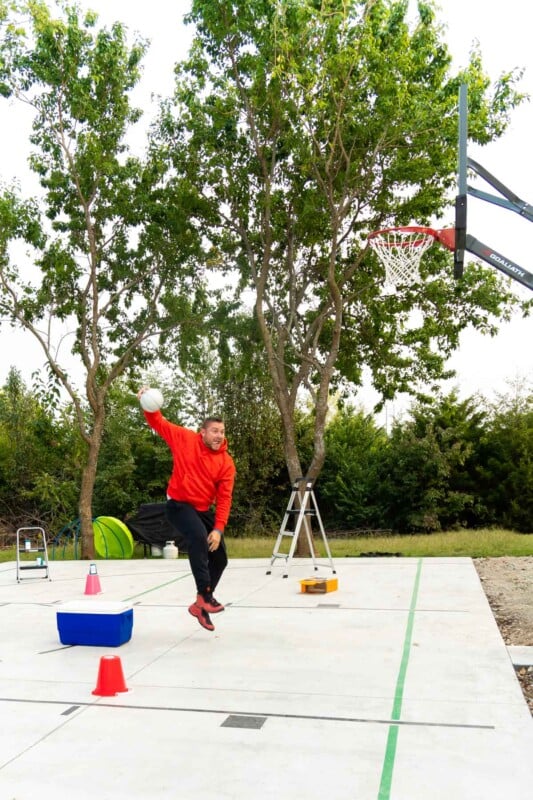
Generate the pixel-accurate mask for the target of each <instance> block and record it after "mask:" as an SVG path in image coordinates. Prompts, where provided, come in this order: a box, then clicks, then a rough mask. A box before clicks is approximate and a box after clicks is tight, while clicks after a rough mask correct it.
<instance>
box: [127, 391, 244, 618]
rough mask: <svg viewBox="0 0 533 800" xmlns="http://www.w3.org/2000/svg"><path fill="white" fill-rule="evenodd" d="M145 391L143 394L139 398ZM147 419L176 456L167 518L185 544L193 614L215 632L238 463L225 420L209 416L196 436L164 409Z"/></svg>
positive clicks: (147, 414)
mask: <svg viewBox="0 0 533 800" xmlns="http://www.w3.org/2000/svg"><path fill="white" fill-rule="evenodd" d="M143 391H145V389H141V390H140V392H139V398H140V396H141V395H142V393H143ZM144 416H145V418H146V421H147V423H148V425H149V426H150V427H151V428H152V429H153V430H154V431H156V433H158V434H159V436H161V438H162V439H164V440H165V442H166V443H167V445H168V446H169V448H170V451H171V453H172V459H173V468H172V474H171V476H170V480H169V482H168V486H167V507H166V514H167V519H168V521H169V522H170V524H171V525H172V527H173V528H174V529H175V530H176V531H179V533H181V534H182V536H183V537H184V539H185V541H186V542H187V552H188V556H189V562H190V565H191V570H192V574H193V576H194V580H195V582H196V590H197V596H196V601H195V602H194V603H193V604H192V605H191V606H190V607H189V613H190V614H192V616H193V617H196V619H197V620H198V622H199V623H200V625H202V627H204V628H206V629H207V630H209V631H214V630H215V626H214V625H213V623H212V622H211V618H210V616H209V615H210V614H217V613H218V612H219V611H224V606H223V605H222V604H221V603H219V602H218V601H217V600H215V598H214V597H213V592H214V590H215V588H216V586H217V584H218V582H219V580H220V578H221V576H222V573H223V572H224V570H225V568H226V565H227V563H228V558H227V555H226V547H225V544H224V528H225V527H226V524H227V521H228V517H229V512H230V508H231V498H232V493H233V484H234V481H235V464H234V463H233V459H232V457H231V456H230V454H229V453H228V445H227V441H226V439H225V436H224V422H223V420H222V419H221V418H220V417H208V418H207V419H205V420H204V422H203V423H202V427H201V428H200V431H199V433H195V432H194V431H191V430H189V429H187V428H182V427H181V426H180V425H175V424H174V423H172V422H169V421H168V420H167V419H165V417H164V416H163V415H162V413H161V412H160V411H154V412H150V411H145V412H144ZM213 505H214V506H215V510H214V512H213V511H212V510H211V506H213Z"/></svg>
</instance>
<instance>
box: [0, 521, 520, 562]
mask: <svg viewBox="0 0 533 800" xmlns="http://www.w3.org/2000/svg"><path fill="white" fill-rule="evenodd" d="M276 536H277V534H275V535H272V536H264V537H254V538H248V537H247V538H237V537H231V536H228V537H226V547H227V551H228V556H229V557H230V558H265V559H270V556H271V555H272V551H273V549H274V544H275V541H276ZM315 540H316V537H315ZM328 542H329V546H330V550H331V554H332V556H333V558H345V557H349V556H351V557H357V556H361V555H363V556H364V555H365V554H367V555H368V554H380V553H381V554H383V555H401V556H406V557H411V558H431V557H438V556H441V557H443V556H448V557H454V556H455V557H457V556H469V557H471V558H496V557H498V556H532V555H533V533H515V532H513V531H508V530H504V529H503V528H482V529H480V530H461V531H449V532H447V533H431V534H418V535H403V536H395V535H393V536H354V537H350V538H342V539H328ZM284 544H285V545H286V548H284V552H288V549H289V547H290V540H289V539H287V540H286V541H285V542H284ZM316 548H317V555H318V556H319V557H320V558H323V557H324V556H325V553H324V549H323V545H322V542H321V541H320V539H319V540H316ZM48 555H49V558H50V561H52V560H53V561H62V560H72V559H73V558H74V547H73V545H67V546H66V547H63V546H61V547H56V548H55V551H53V548H52V547H51V546H49V548H48ZM78 556H79V547H78ZM143 557H144V549H143V547H142V545H140V544H136V547H135V550H134V552H133V558H134V559H139V558H143ZM15 560H16V553H15V548H14V547H13V548H5V549H3V550H0V562H5V561H15Z"/></svg>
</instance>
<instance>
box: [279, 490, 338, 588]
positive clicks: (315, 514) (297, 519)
mask: <svg viewBox="0 0 533 800" xmlns="http://www.w3.org/2000/svg"><path fill="white" fill-rule="evenodd" d="M302 484H304V486H303V487H302ZM313 519H314V520H316V523H317V525H318V530H319V533H320V536H321V539H322V543H323V545H324V550H325V551H326V557H327V559H328V564H327V565H326V564H319V562H318V560H317V556H316V552H315V547H314V545H313V537H312V520H313ZM289 520H293V521H294V525H293V526H291V525H290V524H289ZM302 528H303V529H304V532H305V536H306V538H307V544H308V546H309V552H310V555H311V559H312V561H313V567H314V569H315V571H316V570H317V569H318V567H319V566H327V567H329V569H331V571H332V572H333V574H334V575H335V574H336V570H335V564H334V563H333V558H332V557H331V551H330V549H329V544H328V539H327V536H326V531H325V530H324V525H323V524H322V518H321V516H320V511H319V510H318V504H317V502H316V497H315V493H314V491H313V482H312V481H309V480H307V478H300V479H299V480H296V481H295V482H294V483H293V485H292V492H291V496H290V499H289V504H288V506H287V510H286V511H285V516H284V517H283V521H282V523H281V528H280V530H279V534H278V538H277V539H276V544H275V545H274V550H273V552H272V557H271V559H270V567H269V569H268V570H267V573H266V574H267V575H270V574H271V572H272V567H273V566H274V562H275V561H276V559H278V558H281V559H283V560H284V561H285V571H284V573H283V577H284V578H287V577H288V575H289V569H290V566H291V564H292V559H293V557H294V554H295V552H296V545H297V544H298V537H299V535H300V533H301V531H302ZM285 537H287V538H289V539H290V540H291V544H290V548H289V551H288V552H287V553H282V552H281V544H282V541H283V539H284V538H285Z"/></svg>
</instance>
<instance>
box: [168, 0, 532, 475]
mask: <svg viewBox="0 0 533 800" xmlns="http://www.w3.org/2000/svg"><path fill="white" fill-rule="evenodd" d="M407 7H408V3H407V2H404V1H403V0H402V1H401V2H393V0H372V2H366V1H365V2H363V0H348V2H346V0H321V2H313V1H312V0H277V2H271V0H231V2H230V0H193V3H192V11H191V14H190V17H189V19H190V21H192V22H194V23H195V25H196V37H195V40H194V42H193V46H192V49H191V53H190V58H189V59H188V61H187V62H185V63H184V64H181V65H179V67H178V69H177V85H176V92H175V102H174V105H172V104H167V105H166V107H165V108H164V110H163V114H162V118H161V125H160V136H161V140H162V142H163V144H164V146H165V148H166V152H167V154H168V157H169V158H170V160H171V162H172V165H173V167H174V168H175V169H177V170H178V172H181V171H182V170H183V171H188V173H189V174H190V176H191V180H192V176H193V175H194V179H195V181H196V185H197V187H198V189H199V192H200V197H201V199H202V200H203V201H204V202H205V204H206V208H208V209H209V214H208V216H206V225H207V230H208V233H209V236H210V240H211V243H212V249H211V253H210V259H209V265H210V266H211V267H218V268H219V269H220V270H222V271H223V270H226V271H230V270H234V271H237V275H238V279H237V280H236V281H234V283H236V284H237V287H238V289H239V290H242V289H251V290H252V293H253V298H254V300H253V302H254V313H255V315H256V318H257V322H258V325H259V329H260V332H261V337H262V343H263V347H264V350H265V353H266V360H267V364H268V369H269V373H270V376H271V379H272V385H273V391H274V396H275V400H276V403H277V405H278V408H279V412H280V415H281V420H282V427H283V436H284V452H285V458H286V462H287V467H288V471H289V476H290V480H291V482H292V481H294V480H295V479H297V478H299V477H300V476H302V475H306V476H307V477H308V478H309V479H311V480H315V479H316V478H317V476H318V475H319V473H320V471H321V469H322V465H323V463H324V459H325V454H326V450H325V426H326V415H327V410H328V400H329V397H330V392H331V390H332V389H336V387H337V385H338V383H339V381H340V379H341V378H342V377H343V376H344V377H345V378H347V379H348V380H349V381H350V382H351V384H352V385H353V386H355V387H357V386H359V385H360V384H361V382H362V373H363V368H364V367H365V366H367V367H368V368H369V369H370V371H371V373H372V378H373V382H374V385H375V386H376V387H377V388H378V389H379V391H380V392H381V394H382V396H383V397H384V398H390V397H393V396H394V394H395V393H396V392H397V391H411V392H412V391H414V390H415V388H416V386H417V385H419V384H420V383H425V382H434V381H435V380H438V379H439V378H441V377H443V376H445V375H446V373H445V370H444V364H445V361H446V359H447V357H448V356H449V355H450V353H451V352H452V351H453V349H454V348H455V347H457V345H458V340H459V333H460V331H461V330H463V329H464V328H465V327H467V325H473V326H474V327H476V328H478V329H480V330H484V331H492V330H493V326H494V323H495V320H496V319H497V318H498V317H502V316H505V314H506V313H507V312H508V310H509V308H510V307H511V306H512V304H513V302H514V301H513V298H512V295H510V293H509V292H508V291H507V290H506V289H505V288H504V287H503V283H502V281H501V280H499V279H498V278H497V276H496V275H495V274H494V273H492V272H489V271H488V270H486V269H483V268H482V267H480V266H476V265H474V266H471V267H470V268H469V269H468V270H467V271H466V274H465V277H464V279H463V281H462V282H461V283H460V284H454V283H453V281H452V279H451V277H450V259H449V256H448V254H446V253H444V252H443V251H441V252H438V250H437V248H435V252H434V253H433V254H432V255H431V256H430V257H429V258H428V260H427V261H426V264H425V266H424V267H423V273H424V274H423V278H424V279H423V281H422V282H420V283H418V284H417V285H415V286H414V287H408V286H404V287H399V288H398V291H397V292H396V293H395V294H392V295H388V296H387V295H384V293H383V291H382V286H381V284H382V278H383V273H382V268H381V267H380V265H379V264H378V263H377V262H376V260H375V259H374V258H373V256H372V254H371V253H369V252H368V249H367V247H366V235H367V233H368V232H369V231H370V230H373V229H376V228H381V227H384V226H386V225H395V224H396V225H398V224H407V223H409V222H411V221H412V220H415V221H417V222H418V223H422V224H423V223H427V222H428V221H429V220H430V218H431V217H432V216H434V215H440V214H441V213H442V211H443V210H444V209H445V208H446V206H447V204H448V203H449V191H450V189H451V187H452V186H453V184H454V174H455V168H456V141H457V115H456V104H457V95H458V88H459V85H460V83H461V82H467V84H468V86H469V97H470V116H471V119H470V133H471V136H472V137H473V138H475V139H476V140H477V141H482V142H487V141H490V140H491V139H493V138H495V137H497V136H499V135H501V133H502V132H503V131H504V130H505V127H506V125H507V122H508V114H509V112H510V110H511V109H512V108H513V107H514V106H515V105H516V104H517V103H518V102H520V99H521V98H520V95H519V94H518V93H517V91H516V90H515V88H514V85H515V82H516V80H517V78H518V75H517V74H516V73H512V72H510V73H508V74H507V75H505V76H503V77H502V78H501V79H500V80H499V81H497V83H496V84H495V86H494V87H493V90H492V94H491V91H490V84H489V80H488V79H487V78H486V76H485V75H484V73H483V69H482V64H481V58H480V56H479V54H478V53H473V55H472V58H471V62H470V64H469V66H468V69H467V70H466V71H465V72H464V73H462V74H461V75H457V76H452V75H451V74H450V62H451V58H450V55H449V53H448V50H447V48H446V45H445V43H444V42H443V40H442V34H441V29H440V26H439V25H438V23H437V21H436V19H435V12H434V10H433V7H432V5H431V3H429V2H428V3H425V2H420V3H419V5H418V12H419V19H418V21H417V23H416V24H415V25H414V26H413V27H412V28H410V27H409V25H408V23H407V21H406V14H407ZM413 308H417V309H419V311H420V316H421V322H420V323H419V324H413V322H412V316H411V312H412V310H413ZM302 391H305V392H307V393H309V395H310V396H311V398H312V403H313V417H314V435H313V451H312V456H311V459H310V461H309V463H307V464H305V465H303V464H302V462H301V457H300V454H299V452H298V444H297V436H296V417H297V407H298V403H299V401H300V399H301V397H302Z"/></svg>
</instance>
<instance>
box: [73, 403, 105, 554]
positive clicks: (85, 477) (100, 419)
mask: <svg viewBox="0 0 533 800" xmlns="http://www.w3.org/2000/svg"><path fill="white" fill-rule="evenodd" d="M104 423H105V409H104V406H103V403H102V405H101V407H100V405H99V407H98V408H97V410H96V412H95V415H94V426H93V430H92V433H91V437H90V441H89V451H88V453H87V462H86V464H85V467H84V469H83V472H82V477H81V490H80V499H79V506H78V508H79V514H80V524H81V557H82V558H83V559H88V560H90V559H93V558H94V557H95V550H94V534H93V513H92V505H93V493H94V484H95V481H96V469H97V466H98V456H99V453H100V445H101V443H102V435H103V430H104Z"/></svg>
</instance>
